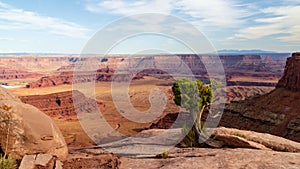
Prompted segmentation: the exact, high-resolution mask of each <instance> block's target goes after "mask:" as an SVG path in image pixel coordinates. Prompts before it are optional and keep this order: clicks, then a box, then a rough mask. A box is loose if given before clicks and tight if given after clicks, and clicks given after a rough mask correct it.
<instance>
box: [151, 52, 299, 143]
mask: <svg viewBox="0 0 300 169" xmlns="http://www.w3.org/2000/svg"><path fill="white" fill-rule="evenodd" d="M298 58H299V54H293V56H292V57H291V58H289V59H288V61H287V66H286V69H285V72H284V76H283V77H282V79H281V80H280V81H279V84H278V85H277V87H276V89H274V90H272V91H271V92H270V93H267V94H264V95H261V96H254V97H251V98H249V99H247V100H244V101H239V102H233V103H230V104H228V105H226V107H225V110H224V113H223V116H222V118H221V121H220V124H219V125H220V126H224V127H230V128H238V129H243V130H252V131H257V132H265V133H271V134H274V135H278V136H281V137H285V138H288V139H291V140H294V141H298V142H300V127H299V126H300V114H299V110H300V93H299V91H298V88H299V84H298V85H297V83H299V81H298V80H297V79H298V78H299V77H300V65H299V64H298V63H299V60H298ZM296 82H297V83H296ZM179 114H181V113H179ZM204 115H205V114H204ZM177 116H178V113H174V114H167V115H166V116H165V117H163V118H161V119H160V120H158V121H157V122H154V123H153V124H152V125H151V128H170V127H171V124H172V121H173V122H174V121H175V120H176V118H177ZM183 120H184V119H183ZM203 120H205V118H203Z"/></svg>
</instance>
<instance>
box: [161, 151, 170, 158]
mask: <svg viewBox="0 0 300 169" xmlns="http://www.w3.org/2000/svg"><path fill="white" fill-rule="evenodd" d="M161 157H162V158H165V159H166V158H168V157H169V152H168V151H164V152H162V153H161Z"/></svg>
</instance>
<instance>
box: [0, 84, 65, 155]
mask: <svg viewBox="0 0 300 169" xmlns="http://www.w3.org/2000/svg"><path fill="white" fill-rule="evenodd" d="M0 111H1V113H0V125H1V127H0V147H1V149H2V150H3V151H5V153H7V154H8V155H10V156H11V157H13V158H17V159H21V158H22V157H23V156H24V155H26V154H38V153H48V154H51V155H54V156H57V157H58V158H59V159H61V160H65V159H66V158H67V155H68V148H67V145H66V142H65V140H64V138H63V136H62V134H61V132H60V130H59V129H58V127H57V126H56V125H55V123H54V122H53V121H52V120H51V118H50V117H48V116H47V115H45V114H44V113H43V112H41V111H40V110H38V109H37V108H35V107H33V106H31V105H28V104H25V103H22V102H21V101H20V100H19V99H18V98H17V97H15V96H13V95H12V94H10V93H9V92H8V91H6V90H5V89H3V88H0Z"/></svg>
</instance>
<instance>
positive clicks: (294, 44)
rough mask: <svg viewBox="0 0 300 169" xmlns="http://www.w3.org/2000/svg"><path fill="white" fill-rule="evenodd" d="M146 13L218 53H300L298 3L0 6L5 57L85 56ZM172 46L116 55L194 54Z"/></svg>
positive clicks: (99, 0) (120, 0) (126, 48)
mask: <svg viewBox="0 0 300 169" xmlns="http://www.w3.org/2000/svg"><path fill="white" fill-rule="evenodd" d="M143 13H162V14H166V15H174V16H176V17H179V18H181V19H183V20H185V21H186V22H188V23H190V24H192V25H193V26H195V27H196V28H198V29H199V30H200V31H201V32H202V33H203V34H204V35H205V36H206V37H207V39H209V41H210V42H211V43H212V44H213V46H214V47H215V49H216V50H221V49H244V50H245V49H248V50H249V49H262V50H269V51H281V52H294V51H299V50H300V48H299V47H300V21H299V20H300V1H299V0H285V1H275V0H273V1H272V0H268V1H260V0H257V1H256V0H253V1H251V0H239V1H238V0H226V1H224V0H140V1H132V0H64V1H62V0H31V1H24V0H13V1H12V0H0V53H3V52H45V53H80V52H81V51H82V49H83V48H84V46H85V44H86V43H87V42H88V40H89V39H90V38H91V37H93V35H95V33H97V32H98V31H99V30H101V29H103V28H104V27H105V26H107V25H109V24H111V23H113V22H114V21H116V20H117V19H119V18H124V17H126V16H130V15H135V14H143ZM154 20H155V19H154ZM152 22H153V21H152ZM161 22H162V21H161ZM164 24H168V23H164ZM183 32H184V31H183ZM169 41H170V40H169V39H165V40H163V38H161V39H159V38H157V37H152V38H151V37H149V36H144V37H143V36H141V37H139V38H136V39H132V40H128V41H126V45H120V47H116V48H115V49H114V50H113V51H114V52H115V53H131V52H132V51H133V49H131V47H135V48H136V46H139V47H140V48H142V49H143V50H144V49H147V47H150V48H151V49H154V48H156V47H157V48H158V47H160V48H162V46H166V44H170V45H169V46H167V47H166V50H168V51H169V52H179V53H180V52H182V53H187V52H189V51H187V50H186V49H184V48H181V47H179V46H178V44H175V45H174V43H167V42H169ZM158 42H159V43H158ZM162 44H164V45H162ZM172 44H173V46H172ZM100 45H101V44H100ZM135 50H136V49H135Z"/></svg>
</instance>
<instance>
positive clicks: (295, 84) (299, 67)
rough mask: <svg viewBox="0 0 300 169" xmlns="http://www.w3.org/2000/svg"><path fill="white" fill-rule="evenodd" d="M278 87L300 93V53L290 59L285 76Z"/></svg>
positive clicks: (294, 54)
mask: <svg viewBox="0 0 300 169" xmlns="http://www.w3.org/2000/svg"><path fill="white" fill-rule="evenodd" d="M276 87H277V88H285V89H288V90H291V91H295V92H298V91H300V53H293V55H292V57H290V58H288V60H287V62H286V68H285V71H284V75H283V77H282V78H281V79H280V80H279V82H278V84H277V86H276Z"/></svg>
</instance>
